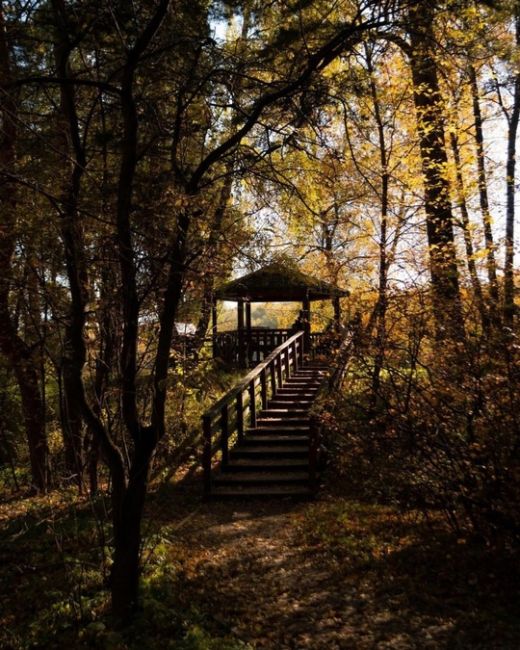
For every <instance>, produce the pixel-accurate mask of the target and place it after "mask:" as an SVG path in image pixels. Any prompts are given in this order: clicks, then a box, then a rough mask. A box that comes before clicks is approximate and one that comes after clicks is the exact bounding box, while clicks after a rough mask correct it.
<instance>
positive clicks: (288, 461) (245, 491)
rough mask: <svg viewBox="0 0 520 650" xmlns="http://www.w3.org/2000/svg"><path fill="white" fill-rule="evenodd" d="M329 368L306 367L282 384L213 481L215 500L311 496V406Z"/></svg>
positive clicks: (320, 365) (318, 366)
mask: <svg viewBox="0 0 520 650" xmlns="http://www.w3.org/2000/svg"><path fill="white" fill-rule="evenodd" d="M325 375H326V366H324V365H322V364H319V363H316V362H314V363H305V364H304V365H303V367H301V368H299V369H298V370H296V371H295V372H294V373H293V374H292V375H291V376H290V377H288V378H287V379H285V381H283V382H282V384H281V386H280V387H278V388H277V389H276V390H275V392H274V394H273V395H272V397H271V398H270V399H269V400H268V402H267V408H265V409H262V410H261V411H260V412H259V414H258V417H257V419H256V426H255V427H250V428H248V429H247V430H246V431H245V432H244V436H243V438H242V440H241V442H240V443H238V444H237V445H235V446H234V447H233V449H231V450H230V452H229V460H228V462H227V463H226V464H225V465H222V467H221V469H220V471H219V472H218V473H217V474H216V476H215V478H214V479H213V488H212V496H213V497H217V498H236V497H257V496H263V497H283V496H292V497H310V496H312V494H313V489H312V487H311V485H310V482H311V477H310V472H309V453H310V424H311V423H310V417H309V408H310V406H311V405H312V403H313V401H314V398H315V397H316V394H317V392H318V390H319V388H320V386H321V384H322V381H323V378H324V376H325Z"/></svg>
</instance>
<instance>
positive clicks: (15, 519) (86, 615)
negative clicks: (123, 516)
mask: <svg viewBox="0 0 520 650" xmlns="http://www.w3.org/2000/svg"><path fill="white" fill-rule="evenodd" d="M199 487H200V486H199V485H193V484H187V485H178V484H176V485H174V484H171V483H170V484H167V485H163V486H162V487H161V488H160V489H158V490H157V491H156V492H154V493H153V494H151V495H150V499H149V502H148V508H147V516H146V520H145V524H144V529H145V534H146V540H147V542H146V547H145V550H144V554H143V558H144V564H145V568H144V576H143V589H142V593H143V611H142V613H141V615H140V616H139V617H138V620H137V621H136V624H135V625H134V626H133V628H132V630H131V631H130V633H120V632H114V631H112V630H111V626H110V619H109V618H108V616H107V614H106V609H107V591H106V588H104V587H103V579H102V575H101V572H100V571H99V569H98V568H97V567H98V566H99V552H95V548H96V540H98V541H99V539H100V538H102V537H103V535H104V533H103V531H102V527H101V528H100V526H99V525H97V526H93V525H92V521H93V519H94V518H93V516H92V515H93V512H95V511H96V509H97V510H98V511H99V509H100V508H101V505H100V503H99V502H98V503H96V504H92V503H84V504H83V505H81V504H78V503H77V499H75V498H73V497H72V496H70V498H69V499H68V500H67V499H64V497H63V494H61V495H60V496H59V498H58V497H56V500H55V501H54V502H52V499H51V501H49V499H50V497H42V498H41V500H40V502H39V503H38V502H36V501H35V499H34V498H33V499H27V498H25V499H21V498H20V499H11V501H9V502H6V503H4V504H3V505H1V506H0V530H1V531H2V533H1V536H0V564H1V565H2V567H4V568H3V569H2V572H1V574H0V647H1V648H16V649H19V648H29V647H31V648H106V649H107V650H124V649H126V648H140V649H144V648H148V647H150V648H155V647H162V648H174V649H176V648H179V649H182V650H235V649H238V648H244V649H245V648H258V649H269V650H270V649H272V650H284V649H295V650H297V649H302V650H306V649H308V650H311V649H315V650H318V649H319V650H334V649H336V648H338V649H350V648H352V649H354V650H356V649H358V648H359V649H360V650H362V649H368V648H374V649H375V648H381V649H383V648H399V649H408V648H410V649H411V648H421V649H422V648H461V649H471V650H473V649H480V648H481V649H485V650H491V649H495V648H496V649H497V650H498V649H500V650H502V649H503V650H506V649H509V648H510V649H513V648H514V649H517V648H518V647H520V596H519V581H518V575H519V573H518V567H516V566H515V565H514V564H512V562H511V560H510V559H508V556H507V554H506V553H505V552H503V551H502V552H500V553H499V552H497V551H491V550H486V549H483V548H482V547H480V546H478V545H476V544H473V543H471V542H470V541H469V540H468V539H466V538H464V537H461V536H454V535H453V534H451V533H449V532H448V531H446V530H444V529H443V527H442V524H441V522H440V521H437V520H436V519H435V518H434V517H433V518H430V520H429V521H427V520H426V519H425V518H424V517H423V516H422V515H419V514H418V513H416V512H408V513H402V512H398V511H397V510H395V509H394V508H391V507H387V506H380V505H373V504H372V505H371V504H365V503H361V502H359V501H357V500H354V499H348V498H345V497H340V496H338V495H332V494H328V495H325V494H323V495H322V496H321V497H320V498H319V499H318V500H316V501H313V502H300V503H294V502H291V501H290V500H281V501H277V502H276V501H265V502H261V501H260V502H239V501H234V502H222V503H211V502H210V503H201V501H200V498H199ZM89 522H90V523H89ZM107 543H109V540H107ZM96 558H97V560H96V561H97V562H98V564H97V565H96V561H94V560H95V559H96Z"/></svg>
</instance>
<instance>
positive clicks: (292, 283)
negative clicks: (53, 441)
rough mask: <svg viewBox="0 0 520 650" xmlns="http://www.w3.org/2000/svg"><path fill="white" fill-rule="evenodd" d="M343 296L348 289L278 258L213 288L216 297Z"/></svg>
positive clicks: (290, 298) (274, 299)
mask: <svg viewBox="0 0 520 650" xmlns="http://www.w3.org/2000/svg"><path fill="white" fill-rule="evenodd" d="M342 296H348V291H345V290H343V289H339V288H338V287H336V286H334V285H333V284H330V283H329V282H323V281H322V280H318V279H317V278H314V277H312V276H311V275H306V274H305V273H302V272H301V271H300V270H299V269H298V268H297V267H295V266H292V265H291V266H289V265H285V264H281V263H280V262H274V263H272V264H269V265H268V266H264V267H263V268H261V269H259V270H258V271H254V272H253V273H248V274H247V275H244V276H243V277H241V278H238V279H237V280H233V281H232V282H227V283H226V284H224V285H222V286H221V287H219V288H218V289H217V290H216V291H215V298H217V299H219V300H245V301H248V302H292V301H303V300H329V299H332V298H340V297H342Z"/></svg>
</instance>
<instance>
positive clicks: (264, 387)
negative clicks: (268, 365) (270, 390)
mask: <svg viewBox="0 0 520 650" xmlns="http://www.w3.org/2000/svg"><path fill="white" fill-rule="evenodd" d="M260 391H261V396H262V409H266V408H267V378H266V375H265V368H264V370H262V372H261V373H260Z"/></svg>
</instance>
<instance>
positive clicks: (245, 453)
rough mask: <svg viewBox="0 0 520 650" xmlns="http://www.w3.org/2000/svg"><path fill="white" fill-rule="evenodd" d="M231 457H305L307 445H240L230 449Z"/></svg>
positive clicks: (307, 450) (307, 452) (307, 453)
mask: <svg viewBox="0 0 520 650" xmlns="http://www.w3.org/2000/svg"><path fill="white" fill-rule="evenodd" d="M229 455H230V457H231V458H307V457H308V455H309V446H308V445H301V444H300V445H259V444H256V445H243V446H242V445H240V446H237V447H235V448H234V449H231V451H230V452H229Z"/></svg>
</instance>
